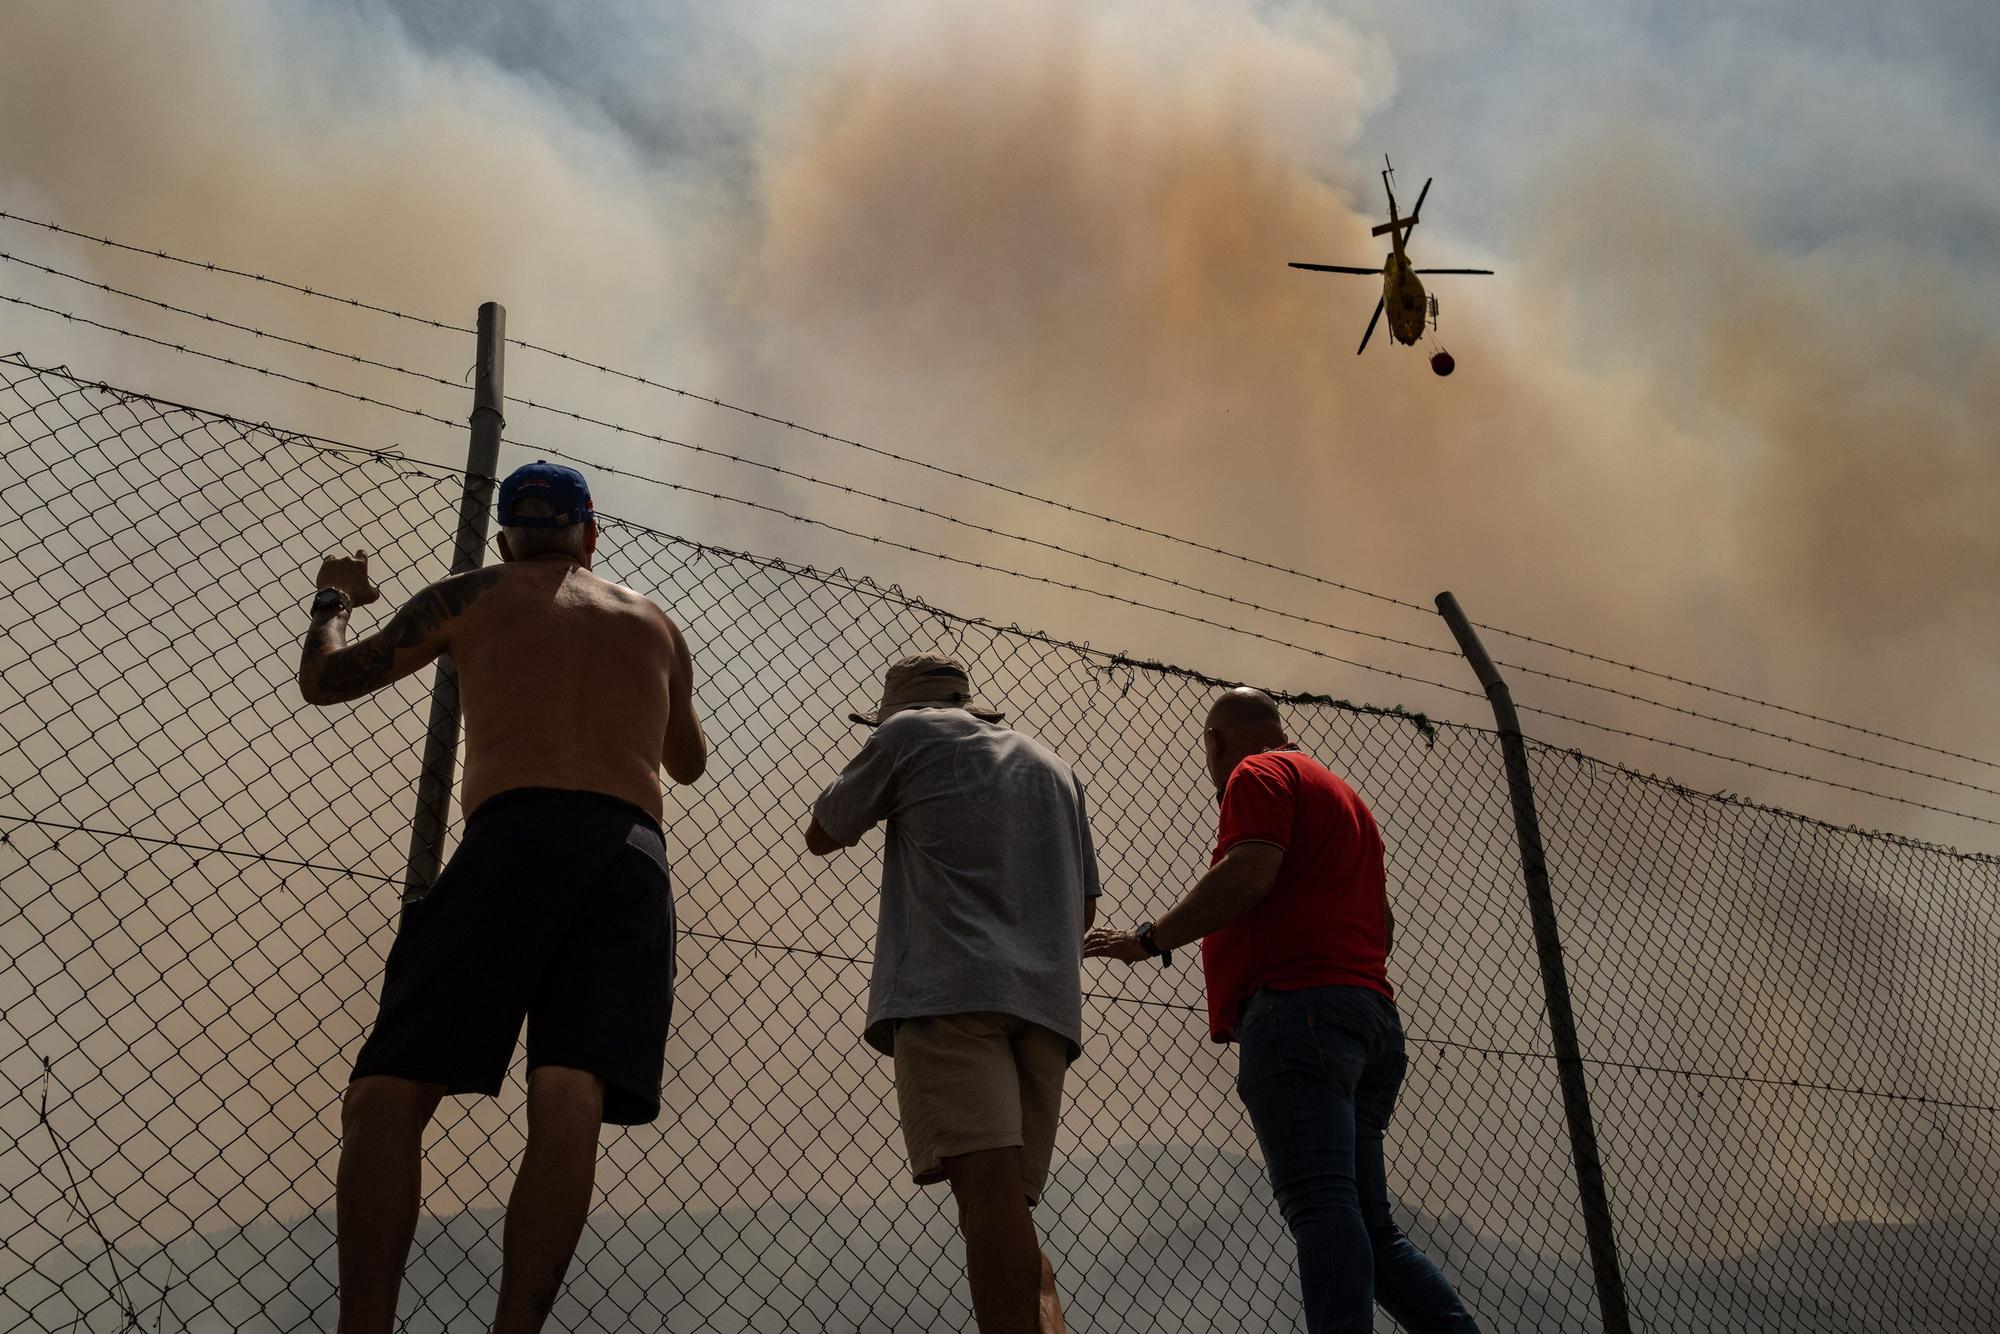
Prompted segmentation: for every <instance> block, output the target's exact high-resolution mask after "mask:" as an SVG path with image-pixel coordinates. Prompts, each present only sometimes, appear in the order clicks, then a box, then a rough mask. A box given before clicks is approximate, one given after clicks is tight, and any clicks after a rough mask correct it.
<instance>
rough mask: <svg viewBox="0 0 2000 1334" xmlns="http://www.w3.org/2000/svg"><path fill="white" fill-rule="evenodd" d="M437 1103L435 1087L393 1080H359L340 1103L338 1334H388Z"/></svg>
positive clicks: (336, 1210) (387, 1077)
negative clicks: (427, 1129) (427, 1133)
mask: <svg viewBox="0 0 2000 1334" xmlns="http://www.w3.org/2000/svg"><path fill="white" fill-rule="evenodd" d="M442 1097H444V1085H442V1084H420V1083H418V1082H417V1081H416V1080H414V1079H399V1078H397V1077H396V1076H394V1075H364V1076H363V1077H362V1078H360V1079H357V1080H355V1081H354V1082H353V1083H352V1084H349V1085H348V1086H347V1092H346V1094H344V1095H343V1096H342V1097H341V1100H340V1167H339V1169H338V1175H337V1178H336V1182H337V1184H336V1186H335V1194H334V1218H335V1223H334V1229H335V1233H336V1235H337V1236H338V1237H339V1245H340V1334H390V1331H391V1329H392V1328H393V1327H394V1325H395V1323H396V1298H397V1296H398V1295H399V1294H400V1293H401V1292H402V1290H403V1265H404V1263H405V1262H406V1261H407V1260H408V1259H409V1258H410V1238H412V1237H413V1236H415V1235H416V1231H417V1201H418V1197H419V1196H420V1195H421V1193H422V1190H423V1170H424V1164H423V1149H424V1127H425V1126H427V1125H429V1124H430V1119H431V1113H433V1112H435V1111H436V1110H437V1105H438V1099H440V1098H442Z"/></svg>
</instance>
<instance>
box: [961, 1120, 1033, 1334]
mask: <svg viewBox="0 0 2000 1334" xmlns="http://www.w3.org/2000/svg"><path fill="white" fill-rule="evenodd" d="M944 1171H945V1177H946V1178H947V1179H948V1180H949V1181H950V1182H951V1193H952V1194H953V1195H955V1196H956V1197H957V1198H958V1225H959V1230H960V1231H961V1232H962V1233H964V1235H965V1277H966V1281H967V1284H968V1285H969V1286H970V1287H971V1289H972V1314H973V1318H974V1319H976V1320H977V1321H978V1322H979V1334H1035V1331H1036V1326H1037V1322H1038V1317H1039V1314H1040V1305H1041V1303H1040V1294H1041V1286H1042V1251H1041V1247H1040V1246H1039V1245H1038V1244H1037V1243H1036V1241H1035V1222H1034V1219H1032V1218H1030V1217H1029V1216H1028V1197H1027V1194H1026V1192H1024V1191H1023V1190H1022V1188H1021V1180H1022V1178H1021V1151H1020V1149H1018V1148H1006V1149H983V1150H981V1151H979V1152H978V1153H962V1154H958V1155H955V1156H953V1157H950V1158H947V1159H945V1160H944Z"/></svg>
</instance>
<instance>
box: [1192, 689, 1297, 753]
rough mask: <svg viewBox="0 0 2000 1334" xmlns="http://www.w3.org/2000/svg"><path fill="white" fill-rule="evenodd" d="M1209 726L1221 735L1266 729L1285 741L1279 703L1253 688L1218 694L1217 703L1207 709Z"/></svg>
mask: <svg viewBox="0 0 2000 1334" xmlns="http://www.w3.org/2000/svg"><path fill="white" fill-rule="evenodd" d="M1208 725H1209V726H1210V727H1213V728H1215V729H1216V730H1217V731H1219V732H1234V731H1236V730H1237V729H1239V728H1263V729H1265V730H1267V731H1268V732H1270V733H1271V734H1272V735H1273V736H1275V737H1277V739H1278V740H1279V741H1283V740H1284V739H1285V724H1284V720H1283V719H1281V718H1279V717H1278V702H1277V701H1276V700H1274V699H1272V698H1271V697H1270V696H1269V695H1267V694H1265V693H1264V692H1263V691H1261V690H1258V689H1255V688H1254V687H1251V686H1237V687H1236V688H1235V689H1234V690H1225V691H1223V692H1222V693H1221V694H1220V695H1217V696H1216V697H1215V703H1213V704H1211V705H1209V708H1208Z"/></svg>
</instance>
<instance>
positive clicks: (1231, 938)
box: [1201, 746, 1396, 1042]
mask: <svg viewBox="0 0 2000 1334" xmlns="http://www.w3.org/2000/svg"><path fill="white" fill-rule="evenodd" d="M1240 843H1271V844H1275V845H1276V846H1278V847H1280V848H1283V849H1284V850H1285V858H1284V860H1283V861H1282V862H1280V863H1279V864H1278V878H1277V880H1276V881H1275V882H1274V883H1273V884H1272V886H1271V888H1270V891H1269V892H1268V893H1266V894H1265V895H1264V897H1263V898H1262V899H1259V900H1258V901H1257V905H1256V906H1255V907H1253V908H1251V909H1250V911H1249V912H1246V913H1244V914H1243V915H1242V916H1241V917H1239V918H1237V919H1236V920H1235V921H1233V922H1231V923H1230V924H1229V925H1228V926H1225V927H1223V928H1222V929H1221V930H1219V931H1211V932H1210V933H1209V934H1208V935H1207V936H1206V937H1204V938H1203V939H1202V942H1201V967H1202V973H1203V975H1204V976H1205V977H1206V978H1207V980H1208V1035H1209V1037H1210V1038H1211V1039H1213V1040H1214V1041H1216V1042H1229V1041H1231V1040H1233V1039H1234V1038H1235V1036H1236V1020H1237V1016H1238V1015H1240V1014H1241V1013H1242V1010H1243V1003H1244V1002H1245V1001H1247V1000H1249V999H1250V997H1251V996H1252V995H1254V994H1256V992H1257V990H1258V989H1259V988H1260V987H1269V988H1271V990H1273V991H1300V990H1303V989H1304V988H1306V987H1331V986H1341V987H1370V988H1372V989H1374V990H1376V991H1379V992H1381V993H1382V994H1383V995H1384V996H1387V997H1389V998H1390V999H1391V1000H1394V999H1395V997H1396V992H1395V989H1394V988H1393V987H1391V986H1390V985H1389V896H1388V889H1387V881H1386V878H1385V876H1384V874H1383V871H1382V834H1381V831H1380V830H1378V829H1376V827H1375V817H1374V816H1373V815H1372V814H1370V813H1369V810H1368V807H1367V806H1366V805H1364V804H1363V803H1362V800H1361V798H1360V797H1359V796H1357V795H1355V791H1354V789H1353V788H1351V787H1349V786H1348V785H1347V784H1346V783H1345V782H1343V781H1342V780H1341V779H1340V777H1339V776H1338V775H1337V774H1335V773H1334V772H1333V771H1332V770H1330V769H1328V768H1327V767H1326V766H1325V765H1323V764H1321V763H1320V762H1319V761H1318V760H1316V759H1314V758H1313V757H1312V756H1310V755H1308V754H1306V753H1305V752H1304V751H1302V750H1298V749H1296V748H1294V747H1291V746H1286V747H1284V748H1282V749H1278V750H1267V751H1263V752H1261V753H1259V754H1256V755H1252V756H1250V757H1248V758H1247V759H1245V760H1244V761H1243V762H1242V763H1241V764H1239V765H1237V766H1236V769H1235V772H1233V773H1231V774H1230V775H1229V784H1228V786H1227V787H1225V788H1224V789H1223V793H1222V823H1221V828H1220V831H1219V832H1218V834H1217V835H1216V840H1215V855H1214V856H1213V857H1211V858H1210V859H1209V865H1211V866H1213V865H1214V864H1215V863H1216V862H1219V861H1221V860H1222V859H1223V857H1224V856H1225V855H1227V854H1228V852H1229V850H1230V849H1231V848H1234V847H1236V846H1237V845H1238V844H1240Z"/></svg>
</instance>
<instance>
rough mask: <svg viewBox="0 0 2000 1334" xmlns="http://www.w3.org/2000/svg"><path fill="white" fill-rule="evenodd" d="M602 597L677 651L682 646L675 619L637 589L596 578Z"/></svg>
mask: <svg viewBox="0 0 2000 1334" xmlns="http://www.w3.org/2000/svg"><path fill="white" fill-rule="evenodd" d="M596 577H597V583H598V589H599V593H600V595H601V596H602V597H603V598H604V600H605V602H606V604H607V605H609V606H613V607H616V608H617V609H618V610H620V611H622V612H625V613H627V614H628V615H630V616H632V617H634V618H636V619H638V620H640V621H642V622H644V623H645V624H646V625H647V626H648V627H649V628H650V629H652V630H654V631H655V632H656V633H658V634H660V635H662V636H664V637H665V639H666V640H667V641H668V643H670V644H671V645H673V646H674V647H675V648H676V649H678V648H679V647H680V645H681V644H682V642H683V641H682V639H681V628H680V626H679V625H678V624H676V623H675V621H674V618H673V617H671V616H669V615H668V614H667V613H666V610H665V609H664V608H662V607H661V606H660V604H659V603H657V602H655V601H653V599H651V598H649V597H647V596H646V595H645V594H644V593H641V592H640V591H639V590H638V589H636V588H628V587H626V586H625V585H624V584H620V583H615V582H613V581H612V580H609V579H606V578H603V577H602V576H596Z"/></svg>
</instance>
